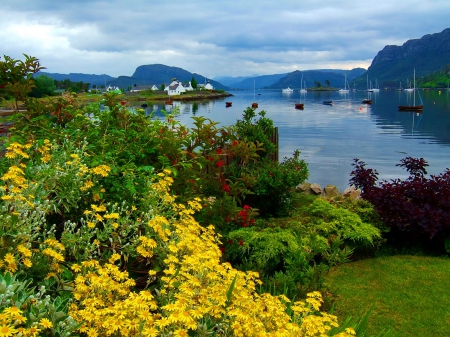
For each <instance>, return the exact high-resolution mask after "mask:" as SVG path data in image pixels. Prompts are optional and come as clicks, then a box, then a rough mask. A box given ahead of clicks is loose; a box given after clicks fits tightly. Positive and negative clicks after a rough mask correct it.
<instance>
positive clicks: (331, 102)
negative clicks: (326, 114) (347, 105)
mask: <svg viewBox="0 0 450 337" xmlns="http://www.w3.org/2000/svg"><path fill="white" fill-rule="evenodd" d="M322 104H323V105H333V104H334V102H333V101H323V102H322Z"/></svg>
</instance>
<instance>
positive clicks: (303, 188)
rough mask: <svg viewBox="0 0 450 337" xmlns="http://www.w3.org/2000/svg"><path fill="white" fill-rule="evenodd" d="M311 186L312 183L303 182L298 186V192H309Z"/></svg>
mask: <svg viewBox="0 0 450 337" xmlns="http://www.w3.org/2000/svg"><path fill="white" fill-rule="evenodd" d="M310 188H311V183H306V182H305V183H302V184H300V185H298V186H297V187H296V190H297V192H304V193H309V192H310V190H309V189H310Z"/></svg>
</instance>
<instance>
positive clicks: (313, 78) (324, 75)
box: [267, 68, 366, 89]
mask: <svg viewBox="0 0 450 337" xmlns="http://www.w3.org/2000/svg"><path fill="white" fill-rule="evenodd" d="M365 72H366V70H365V69H363V68H354V69H352V70H342V69H320V70H304V71H300V70H296V71H293V72H292V73H289V74H287V75H286V76H284V77H282V78H280V79H279V80H278V81H277V82H275V83H273V84H272V85H270V86H268V87H267V88H268V89H283V88H287V87H290V88H291V89H294V88H295V89H296V88H300V86H301V79H302V74H303V81H305V82H306V86H307V87H312V86H315V82H320V83H321V84H322V86H326V85H327V80H328V81H329V82H330V86H332V87H335V88H341V87H342V88H343V87H344V80H345V76H344V75H347V80H348V81H349V82H351V81H352V80H353V79H355V78H357V77H359V76H361V75H362V74H363V73H365Z"/></svg>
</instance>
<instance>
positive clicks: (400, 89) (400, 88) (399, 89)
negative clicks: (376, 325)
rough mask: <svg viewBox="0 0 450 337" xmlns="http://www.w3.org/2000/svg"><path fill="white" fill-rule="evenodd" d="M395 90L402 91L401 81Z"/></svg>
mask: <svg viewBox="0 0 450 337" xmlns="http://www.w3.org/2000/svg"><path fill="white" fill-rule="evenodd" d="M395 90H397V91H403V87H402V82H400V87H399V88H398V89H395Z"/></svg>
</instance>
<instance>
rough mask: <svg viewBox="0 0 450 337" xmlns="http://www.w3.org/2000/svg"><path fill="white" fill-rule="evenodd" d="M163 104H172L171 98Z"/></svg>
mask: <svg viewBox="0 0 450 337" xmlns="http://www.w3.org/2000/svg"><path fill="white" fill-rule="evenodd" d="M164 104H166V105H173V101H172V100H171V99H168V100H165V101H164Z"/></svg>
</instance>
